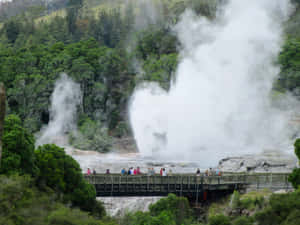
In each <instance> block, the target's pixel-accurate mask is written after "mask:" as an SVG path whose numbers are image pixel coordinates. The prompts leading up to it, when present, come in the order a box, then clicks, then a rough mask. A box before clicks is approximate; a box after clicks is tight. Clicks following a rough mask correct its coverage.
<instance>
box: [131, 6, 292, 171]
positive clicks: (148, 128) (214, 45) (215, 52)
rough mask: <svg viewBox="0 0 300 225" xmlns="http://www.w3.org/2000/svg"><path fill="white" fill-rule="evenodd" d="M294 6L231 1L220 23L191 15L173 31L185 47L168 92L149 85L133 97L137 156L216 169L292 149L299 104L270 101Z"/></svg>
mask: <svg viewBox="0 0 300 225" xmlns="http://www.w3.org/2000/svg"><path fill="white" fill-rule="evenodd" d="M290 9H291V5H290V4H289V1H282V0H252V1H242V0H231V1H229V2H228V4H227V5H226V6H225V9H224V10H223V11H220V12H219V13H218V15H219V16H218V18H217V19H216V20H215V21H208V20H207V19H205V18H197V16H195V15H194V14H193V13H192V12H190V11H187V12H186V13H185V14H184V15H183V16H182V18H181V22H179V24H178V25H177V26H176V27H175V31H176V33H177V35H178V37H179V39H180V41H181V43H182V46H184V47H183V49H182V51H181V58H182V60H181V62H180V63H179V65H178V68H177V72H176V77H175V82H174V83H172V84H171V88H170V90H169V91H168V92H166V91H164V90H162V89H161V88H160V87H159V86H158V85H157V84H153V83H145V84H143V85H142V86H141V87H139V88H137V90H136V91H135V93H134V95H133V97H132V99H131V105H130V121H131V126H132V130H133V132H134V137H135V140H136V142H137V146H138V149H139V151H140V153H141V154H142V155H143V156H151V157H153V158H156V159H186V160H189V159H194V160H198V161H199V162H202V163H203V164H205V165H207V164H210V165H216V164H217V162H218V160H220V159H221V158H224V157H228V156H232V155H241V154H248V153H251V154H257V153H260V152H262V151H263V150H265V149H280V150H281V151H282V152H288V151H290V148H288V146H291V141H292V140H291V138H290V137H291V136H292V135H294V133H293V132H294V131H292V129H291V127H290V125H289V120H290V118H291V117H292V115H293V112H294V110H295V107H294V106H295V105H296V104H295V102H294V101H293V100H292V99H291V98H289V97H288V96H286V97H283V98H282V99H281V102H280V104H281V108H280V107H277V106H274V101H272V99H271V91H272V84H273V81H274V80H275V79H276V76H277V74H278V73H279V68H278V67H277V66H276V65H274V61H275V60H276V57H277V56H278V54H279V51H280V46H281V43H282V28H281V24H282V23H283V22H284V21H285V20H286V19H287V18H288V15H289V11H290ZM277 101H279V100H277ZM282 104H283V105H282ZM293 108H294V109H293Z"/></svg>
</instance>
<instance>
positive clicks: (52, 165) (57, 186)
mask: <svg viewBox="0 0 300 225" xmlns="http://www.w3.org/2000/svg"><path fill="white" fill-rule="evenodd" d="M35 155H36V164H37V166H38V168H39V170H40V174H39V176H38V178H37V185H39V187H40V188H44V187H45V186H48V187H50V188H52V189H54V190H55V191H57V192H58V193H62V194H63V199H64V201H66V202H67V201H71V202H72V204H73V206H77V207H80V208H81V209H82V210H86V211H89V212H92V213H93V214H95V215H97V216H98V217H102V216H104V215H105V211H104V208H103V207H101V206H100V204H101V203H97V201H96V191H95V188H94V186H93V185H91V184H88V183H87V182H86V181H85V180H84V178H83V175H82V172H81V168H80V166H79V164H78V163H77V162H76V161H75V160H74V159H73V158H72V157H71V156H69V155H67V154H66V153H65V151H64V149H63V148H60V147H58V146H56V145H53V144H47V145H43V146H39V147H38V149H37V150H36V152H35Z"/></svg>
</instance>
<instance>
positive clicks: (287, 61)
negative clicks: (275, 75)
mask: <svg viewBox="0 0 300 225" xmlns="http://www.w3.org/2000/svg"><path fill="white" fill-rule="evenodd" d="M279 63H280V66H281V72H280V77H279V80H278V84H277V86H279V87H281V88H283V89H284V90H289V91H292V92H294V94H295V95H297V96H299V95H300V89H299V85H300V40H299V39H295V38H290V39H287V40H286V42H285V45H284V46H283V49H282V51H281V53H280V55H279ZM277 89H279V88H277Z"/></svg>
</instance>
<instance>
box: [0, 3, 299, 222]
mask: <svg viewBox="0 0 300 225" xmlns="http://www.w3.org/2000/svg"><path fill="white" fill-rule="evenodd" d="M223 2H224V0H161V1H159V0H152V1H140V3H138V0H128V1H121V0H55V1H52V2H51V4H46V3H47V1H42V0H13V1H12V2H8V3H1V7H0V82H3V83H4V85H5V88H6V95H7V104H6V108H7V116H6V119H5V125H4V132H3V138H2V140H1V141H2V142H3V150H2V157H1V159H0V162H1V164H0V224H5V225H14V224H17V225H26V224H28V225H29V224H35V225H38V224H41V225H43V224H47V225H50V224H51V225H58V224H70V225H86V224H89V225H94V224H95V225H96V224H99V225H115V224H120V225H146V224H147V225H148V224H149V225H173V224H174V225H175V224H176V225H182V224H184V225H192V224H195V225H196V224H198V225H200V224H209V225H248V224H249V225H250V224H258V225H269V224H270V225H277V224H278V225H298V224H299V220H300V218H299V215H300V190H299V185H300V169H295V170H294V172H293V173H292V174H291V176H290V181H291V182H292V183H293V185H294V187H295V189H296V191H295V192H293V193H288V194H273V195H271V194H269V195H266V196H265V195H261V194H259V193H255V194H253V195H240V194H238V193H234V195H233V197H232V199H233V200H232V201H231V204H230V205H229V199H225V200H224V201H225V206H224V208H222V207H220V206H218V207H215V208H214V206H211V207H210V208H209V209H207V211H206V212H205V216H204V217H201V218H197V216H196V215H195V212H194V211H193V210H192V209H191V207H190V206H189V203H188V201H187V199H185V198H179V197H176V196H174V195H170V196H168V198H164V199H162V200H160V201H158V202H157V203H156V204H154V205H152V206H151V207H150V210H149V212H136V213H133V212H131V213H130V212H129V213H128V214H127V215H125V216H124V217H122V218H110V217H109V216H107V215H106V213H105V210H104V207H103V205H102V203H101V202H98V201H96V193H95V189H94V187H93V186H92V185H90V184H88V183H86V181H85V180H84V179H83V175H82V171H81V169H80V166H79V164H78V163H77V162H76V161H75V160H74V159H73V158H72V157H70V156H68V155H67V154H66V153H65V151H64V149H62V148H60V147H58V146H55V145H43V146H40V147H38V148H37V149H35V138H34V135H33V134H35V133H36V132H37V131H39V130H40V128H41V127H42V126H43V125H45V124H47V123H48V122H49V120H50V115H49V105H50V96H51V93H52V92H53V89H54V84H55V81H56V79H57V78H58V77H59V76H60V74H61V73H63V72H65V73H67V74H68V75H69V76H70V77H71V78H72V79H73V80H74V81H76V82H78V83H79V84H80V86H81V90H82V92H83V101H82V103H81V105H80V107H79V108H78V117H79V118H78V126H79V131H80V132H81V133H82V134H83V138H82V140H74V139H73V138H72V135H70V136H71V137H70V140H71V142H72V144H74V145H75V146H78V147H80V148H83V149H95V150H99V151H109V150H110V148H109V147H110V139H111V138H120V137H123V136H128V135H130V130H129V128H128V124H127V115H126V113H127V112H126V109H127V104H128V99H129V96H131V94H132V92H133V90H134V88H135V87H136V86H137V85H138V84H139V83H141V82H143V81H156V82H158V83H159V84H160V85H161V86H162V87H163V88H164V89H166V90H167V89H168V88H169V84H170V80H171V78H172V76H173V74H174V72H175V69H176V66H177V63H178V60H179V57H180V56H179V49H180V44H179V42H178V39H177V37H176V35H174V33H173V32H172V26H173V25H174V24H176V23H177V21H178V20H179V18H180V15H181V13H182V12H183V11H184V10H185V9H186V8H191V9H193V10H194V11H195V12H196V13H197V14H199V15H203V16H205V17H207V18H209V19H213V18H214V17H215V13H216V8H217V6H218V4H222V3H223ZM294 2H295V3H299V0H295V1H294ZM149 7H150V8H151V9H153V10H156V11H157V12H158V13H157V15H156V16H155V18H153V17H151V15H149V14H148V13H147V10H146V9H148V8H149ZM141 15H142V16H141ZM141 18H143V19H141ZM285 30H286V34H285V42H284V44H283V48H282V51H281V53H280V55H279V57H278V60H277V61H276V63H278V64H279V66H280V69H281V70H280V74H279V79H278V80H277V81H275V82H274V92H291V93H293V95H295V96H297V97H300V11H299V7H298V6H297V10H296V11H295V12H294V14H293V15H292V16H291V18H290V20H289V21H288V22H287V23H286V24H285ZM0 113H1V112H0ZM102 128H105V129H102ZM0 131H1V129H0ZM0 133H1V132H0ZM96 133H101V135H95V134H96ZM0 138H1V135H0ZM97 139H101V143H100V144H99V141H98V140H97ZM87 140H88V141H87ZM103 140H104V141H103ZM1 141H0V143H1ZM86 143H88V144H86ZM99 146H100V147H99ZM299 149H300V141H299V140H298V141H296V143H295V153H296V155H297V156H298V158H300V153H299V152H300V150H299Z"/></svg>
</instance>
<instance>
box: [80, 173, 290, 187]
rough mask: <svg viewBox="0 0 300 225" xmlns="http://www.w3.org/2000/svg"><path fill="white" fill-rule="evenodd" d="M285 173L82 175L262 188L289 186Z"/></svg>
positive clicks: (95, 179) (101, 180)
mask: <svg viewBox="0 0 300 225" xmlns="http://www.w3.org/2000/svg"><path fill="white" fill-rule="evenodd" d="M288 175H289V174H285V173H278V174H275V173H265V174H225V175H223V176H204V175H201V176H196V175H194V174H193V175H190V174H180V175H179V174H176V175H172V176H160V175H154V176H148V175H128V176H127V175H125V176H122V175H120V174H97V175H84V178H85V179H86V180H87V181H88V182H89V183H91V184H124V183H125V184H135V183H137V184H148V183H149V184H210V185H217V184H232V183H240V184H247V185H250V186H251V185H252V186H256V187H257V189H262V188H279V187H283V188H287V187H288V188H291V184H290V183H289V182H288Z"/></svg>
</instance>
